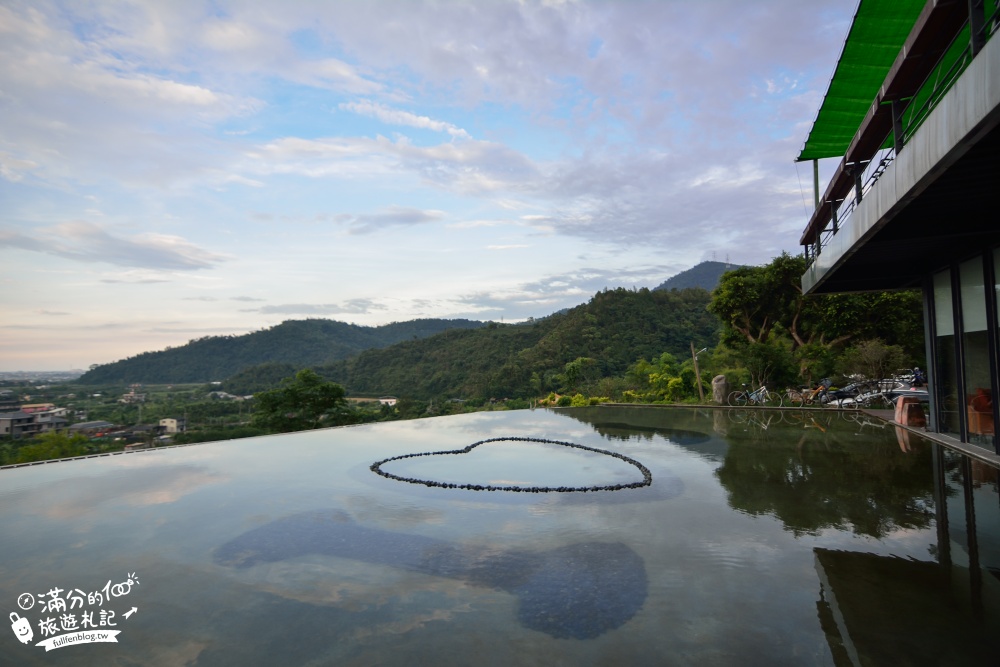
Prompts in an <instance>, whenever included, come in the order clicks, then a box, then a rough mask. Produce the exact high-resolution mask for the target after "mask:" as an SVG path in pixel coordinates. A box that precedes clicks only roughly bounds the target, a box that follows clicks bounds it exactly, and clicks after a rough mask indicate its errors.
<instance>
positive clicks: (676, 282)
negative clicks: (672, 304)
mask: <svg viewBox="0 0 1000 667" xmlns="http://www.w3.org/2000/svg"><path fill="white" fill-rule="evenodd" d="M741 266H742V265H741V264H727V263H725V262H702V263H701V264H698V265H696V266H693V267H691V268H690V269H688V270H687V271H681V272H680V273H678V274H677V275H676V276H672V277H670V278H667V279H666V280H664V281H663V282H662V283H660V285H659V286H657V287H654V288H653V289H654V290H664V289H666V290H669V289H688V288H690V287H700V288H702V289H704V290H708V291H709V292H711V291H712V290H714V289H715V288H716V287H717V286H718V285H719V278H721V277H722V274H723V273H725V272H726V271H734V270H735V269H738V268H740V267H741Z"/></svg>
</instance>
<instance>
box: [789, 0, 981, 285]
mask: <svg viewBox="0 0 1000 667" xmlns="http://www.w3.org/2000/svg"><path fill="white" fill-rule="evenodd" d="M968 25H969V24H968V22H967V23H966V26H968ZM930 29H933V28H930ZM998 31H1000V7H998V8H997V9H995V10H994V11H993V13H992V14H991V15H990V16H988V17H986V20H985V21H984V23H983V25H982V28H981V29H980V30H979V31H978V33H977V34H976V35H972V34H971V30H970V31H969V32H968V33H967V32H966V31H965V30H964V29H963V30H961V31H959V33H958V35H956V37H955V39H953V40H952V42H951V44H949V46H948V48H947V49H945V51H944V54H943V55H942V56H941V58H940V59H939V60H938V61H937V62H936V63H935V64H934V65H933V67H932V68H931V70H930V73H929V74H928V76H927V78H926V79H925V80H924V81H923V83H921V84H920V86H918V88H917V92H916V94H915V95H913V97H911V98H909V99H907V100H906V101H907V102H911V104H909V105H908V106H907V107H906V108H905V109H904V110H903V112H899V113H900V118H899V121H900V125H899V126H898V127H896V128H895V129H894V130H893V131H891V132H889V134H887V135H886V136H885V137H884V138H883V140H882V141H881V142H880V144H879V145H880V146H882V148H880V149H879V150H878V151H877V152H876V153H875V154H874V155H872V156H871V157H870V158H869V159H867V160H861V161H859V162H855V163H851V164H845V163H842V164H841V167H842V168H844V167H846V168H847V169H858V168H861V166H862V165H864V167H863V171H862V172H861V173H860V174H859V176H858V177H857V178H856V180H855V184H854V185H853V186H852V187H849V188H848V189H847V190H846V191H841V193H840V194H843V195H844V197H843V198H842V199H839V198H837V194H838V193H833V196H834V198H833V199H832V201H830V203H831V207H832V209H833V213H832V215H831V216H830V219H829V220H827V221H826V223H825V224H824V226H823V227H821V228H820V229H818V230H817V231H816V232H815V234H814V235H813V236H811V237H810V238H808V239H805V240H804V241H803V247H804V249H805V257H806V263H807V267H808V266H812V264H813V262H815V261H816V258H818V257H819V255H820V254H821V253H822V251H823V248H825V247H827V245H829V243H830V242H831V241H832V240H833V238H834V237H835V236H836V234H837V233H838V232H839V231H840V229H841V228H842V227H843V226H844V225H845V224H846V223H848V222H849V221H850V218H851V215H852V214H853V213H854V210H855V209H856V208H857V207H858V205H859V204H860V203H861V201H862V199H864V197H865V195H867V194H868V192H869V191H870V190H871V189H872V188H873V187H874V186H875V183H876V182H878V179H879V178H880V177H881V176H882V174H883V173H884V172H885V170H886V167H888V166H889V165H890V164H891V163H892V161H893V160H894V159H895V158H896V155H897V152H898V151H900V150H902V149H903V147H904V146H906V144H907V143H908V142H909V140H910V139H911V138H912V137H913V135H914V134H915V133H916V132H917V130H918V129H920V126H921V125H923V123H924V121H925V120H927V118H928V117H929V116H930V114H931V112H932V111H933V110H934V109H935V108H936V107H937V105H938V103H939V102H940V101H941V99H942V98H943V97H944V96H945V94H946V93H947V92H948V91H949V90H951V87H952V86H953V85H954V84H955V82H956V81H958V79H959V77H960V76H961V75H962V73H963V72H964V71H965V70H966V68H968V66H969V65H970V64H971V63H972V60H973V58H974V57H975V56H974V53H973V51H974V47H978V48H982V45H984V44H985V43H986V42H987V41H989V40H990V39H991V38H992V37H993V35H994V34H996V33H997V32H998ZM960 39H965V40H966V46H965V48H964V49H962V50H961V51H959V52H958V53H954V54H953V53H952V48H953V47H954V46H955V44H957V43H958V41H959V40H960ZM977 50H978V49H977ZM949 58H954V61H953V62H952V63H951V65H950V66H948V67H947V68H946V69H942V63H945V62H946V61H947V60H948V59H949ZM913 100H919V101H918V102H917V105H916V106H913V105H912V101H913ZM903 115H905V116H906V118H905V122H903V121H904V119H903V118H902V116H903ZM828 201H829V200H828Z"/></svg>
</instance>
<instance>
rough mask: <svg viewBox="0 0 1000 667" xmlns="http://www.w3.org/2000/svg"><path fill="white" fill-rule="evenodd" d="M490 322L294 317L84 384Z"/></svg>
mask: <svg viewBox="0 0 1000 667" xmlns="http://www.w3.org/2000/svg"><path fill="white" fill-rule="evenodd" d="M482 326H484V323H483V322H475V321H472V320H440V319H423V320H412V321H409V322H393V323H392V324H386V325H383V326H380V327H364V326H358V325H356V324H347V323H346V322H337V321H335V320H321V319H314V320H288V321H287V322H282V323H281V324H279V325H277V326H274V327H271V328H269V329H264V330H261V331H254V332H252V333H248V334H243V335H241V336H206V337H205V338H199V339H196V340H192V341H190V342H188V343H187V344H186V345H182V346H180V347H175V348H168V349H166V350H163V351H160V352H144V353H142V354H139V355H136V356H134V357H129V358H127V359H122V360H121V361H115V362H112V363H110V364H104V365H101V366H98V367H96V368H94V369H92V370H90V371H88V372H87V373H85V374H84V375H83V376H82V377H81V378H80V379H79V380H78V381H79V382H80V383H81V384H102V383H109V382H121V383H131V382H146V383H151V382H159V383H162V382H176V383H181V382H208V381H212V380H224V379H226V378H228V377H230V376H232V375H235V374H236V373H239V372H240V371H243V370H245V369H247V368H249V367H251V366H255V365H258V364H263V363H280V364H289V365H291V366H295V367H303V366H316V365H319V364H328V363H331V362H333V361H336V360H338V359H344V358H346V357H349V356H351V355H353V354H357V353H358V352H360V351H362V350H366V349H369V348H378V347H385V346H387V345H392V344H394V343H398V342H400V341H404V340H412V339H415V338H424V337H426V336H430V335H433V334H437V333H440V332H442V331H446V330H448V329H473V328H477V327H482Z"/></svg>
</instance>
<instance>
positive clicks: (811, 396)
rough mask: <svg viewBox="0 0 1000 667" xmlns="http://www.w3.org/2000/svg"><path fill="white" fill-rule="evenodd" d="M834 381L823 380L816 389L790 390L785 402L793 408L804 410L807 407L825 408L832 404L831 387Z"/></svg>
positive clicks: (786, 393) (786, 394)
mask: <svg viewBox="0 0 1000 667" xmlns="http://www.w3.org/2000/svg"><path fill="white" fill-rule="evenodd" d="M832 385H833V381H832V380H830V378H823V379H822V380H820V381H819V385H817V386H816V388H815V389H812V390H809V389H789V390H788V391H787V392H785V402H786V403H788V404H789V405H790V406H792V407H793V408H804V407H806V406H807V405H819V406H825V405H827V404H828V403H829V402H830V387H831V386H832Z"/></svg>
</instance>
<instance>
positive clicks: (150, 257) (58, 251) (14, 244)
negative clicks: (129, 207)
mask: <svg viewBox="0 0 1000 667" xmlns="http://www.w3.org/2000/svg"><path fill="white" fill-rule="evenodd" d="M4 247H7V248H17V249H21V250H28V251H32V252H38V253H44V254H49V255H55V256H58V257H63V258H66V259H72V260H76V261H81V262H102V263H107V264H117V265H120V266H131V267H139V268H141V269H159V270H173V271H194V270H198V269H209V268H213V267H215V266H216V265H218V264H219V263H220V262H223V261H225V260H226V256H225V255H221V254H218V253H213V252H210V251H207V250H204V249H202V248H199V247H198V246H196V245H194V244H193V243H191V242H189V241H187V240H185V239H183V238H180V237H178V236H173V235H168V234H155V233H151V232H146V233H143V234H136V235H133V236H130V237H124V236H116V235H114V234H112V233H110V232H108V231H107V230H106V229H104V228H103V227H101V226H100V225H95V224H93V223H89V222H84V221H73V222H65V223H61V224H58V225H55V226H54V227H51V228H47V229H43V230H40V231H39V232H38V233H36V234H35V235H31V234H22V233H21V232H17V231H15V230H13V229H0V248H4ZM112 280H113V279H112ZM144 280H146V281H150V280H154V278H152V277H149V276H145V277H144Z"/></svg>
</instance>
